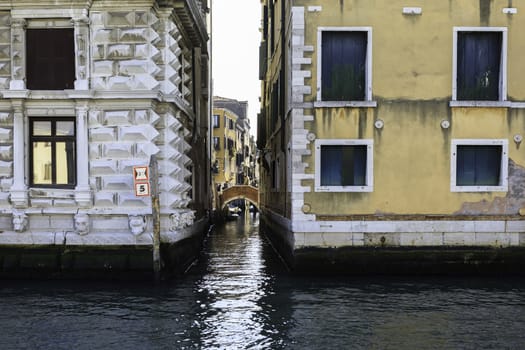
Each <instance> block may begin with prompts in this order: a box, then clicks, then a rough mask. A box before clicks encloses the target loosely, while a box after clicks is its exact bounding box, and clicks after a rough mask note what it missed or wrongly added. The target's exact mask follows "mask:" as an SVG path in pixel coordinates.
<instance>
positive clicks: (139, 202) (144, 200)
mask: <svg viewBox="0 0 525 350" xmlns="http://www.w3.org/2000/svg"><path fill="white" fill-rule="evenodd" d="M118 205H119V206H123V207H135V208H139V207H143V208H147V207H149V206H150V205H151V198H150V197H137V196H135V193H119V194H118Z"/></svg>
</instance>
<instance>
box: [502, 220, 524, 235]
mask: <svg viewBox="0 0 525 350" xmlns="http://www.w3.org/2000/svg"><path fill="white" fill-rule="evenodd" d="M505 231H506V232H525V221H523V220H516V221H507V227H506V229H505Z"/></svg>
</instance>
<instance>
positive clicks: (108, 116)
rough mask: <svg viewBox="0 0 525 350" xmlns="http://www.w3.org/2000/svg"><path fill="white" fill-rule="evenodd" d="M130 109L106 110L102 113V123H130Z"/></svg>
mask: <svg viewBox="0 0 525 350" xmlns="http://www.w3.org/2000/svg"><path fill="white" fill-rule="evenodd" d="M130 119H131V111H129V110H123V111H106V112H105V113H104V124H106V125H127V124H129V123H130Z"/></svg>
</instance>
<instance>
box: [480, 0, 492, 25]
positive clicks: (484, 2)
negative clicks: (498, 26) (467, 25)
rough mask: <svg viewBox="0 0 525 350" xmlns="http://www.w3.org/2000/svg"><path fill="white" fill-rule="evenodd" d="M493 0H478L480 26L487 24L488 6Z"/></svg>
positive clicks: (488, 16) (488, 17)
mask: <svg viewBox="0 0 525 350" xmlns="http://www.w3.org/2000/svg"><path fill="white" fill-rule="evenodd" d="M492 1H493V0H479V21H480V23H481V25H482V26H488V25H489V19H490V6H491V5H492Z"/></svg>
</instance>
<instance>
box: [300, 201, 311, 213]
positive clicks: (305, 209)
mask: <svg viewBox="0 0 525 350" xmlns="http://www.w3.org/2000/svg"><path fill="white" fill-rule="evenodd" d="M301 210H302V211H303V213H305V214H308V213H309V212H310V211H311V210H312V207H311V206H310V204H308V203H305V204H304V205H303V206H302V208H301Z"/></svg>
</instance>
